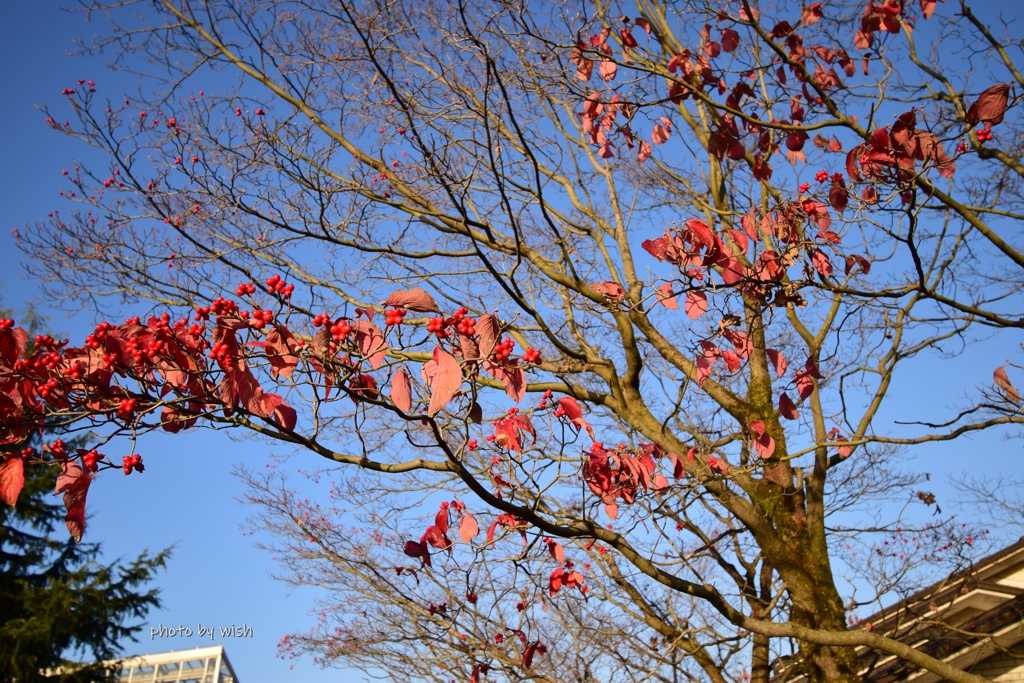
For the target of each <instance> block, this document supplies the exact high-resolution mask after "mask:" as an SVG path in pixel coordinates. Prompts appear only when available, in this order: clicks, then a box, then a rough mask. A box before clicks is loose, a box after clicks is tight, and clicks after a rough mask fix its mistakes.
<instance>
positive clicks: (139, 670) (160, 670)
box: [117, 645, 239, 683]
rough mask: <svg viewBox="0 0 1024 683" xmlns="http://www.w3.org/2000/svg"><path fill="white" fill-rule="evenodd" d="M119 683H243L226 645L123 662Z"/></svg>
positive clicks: (164, 653) (137, 657) (134, 658)
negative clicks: (226, 650)
mask: <svg viewBox="0 0 1024 683" xmlns="http://www.w3.org/2000/svg"><path fill="white" fill-rule="evenodd" d="M120 665H121V671H120V673H119V674H118V678H117V681H118V683H239V682H238V677H237V676H235V671H234V669H232V668H231V663H230V662H229V661H228V656H227V654H226V653H225V652H224V646H223V645H215V646H213V647H199V648H196V649H194V650H176V651H173V652H161V653H159V654H152V655H139V656H136V657H129V658H128V659H124V660H121V661H120Z"/></svg>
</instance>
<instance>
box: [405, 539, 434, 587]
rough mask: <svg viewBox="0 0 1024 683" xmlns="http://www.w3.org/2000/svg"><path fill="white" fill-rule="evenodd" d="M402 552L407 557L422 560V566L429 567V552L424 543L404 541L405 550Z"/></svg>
mask: <svg viewBox="0 0 1024 683" xmlns="http://www.w3.org/2000/svg"><path fill="white" fill-rule="evenodd" d="M402 552H404V553H405V554H406V555H408V556H409V557H418V558H420V559H421V560H423V564H425V565H426V566H428V567H429V566H430V550H428V549H427V544H426V543H422V542H419V541H406V542H405V548H404V549H403V551H402ZM417 581H418V579H417Z"/></svg>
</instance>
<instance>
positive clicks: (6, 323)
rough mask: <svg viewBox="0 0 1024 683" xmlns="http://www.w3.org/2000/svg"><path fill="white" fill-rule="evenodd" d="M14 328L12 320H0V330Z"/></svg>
mask: <svg viewBox="0 0 1024 683" xmlns="http://www.w3.org/2000/svg"><path fill="white" fill-rule="evenodd" d="M12 327H14V320H13V319H12V318H0V330H9V329H11V328H12Z"/></svg>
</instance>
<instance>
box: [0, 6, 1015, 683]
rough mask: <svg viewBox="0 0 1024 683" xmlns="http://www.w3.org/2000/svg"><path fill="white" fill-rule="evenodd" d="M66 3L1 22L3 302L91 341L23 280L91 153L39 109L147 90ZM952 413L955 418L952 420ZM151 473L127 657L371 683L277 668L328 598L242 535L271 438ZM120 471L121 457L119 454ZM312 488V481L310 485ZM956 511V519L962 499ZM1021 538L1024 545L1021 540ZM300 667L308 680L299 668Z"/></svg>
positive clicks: (953, 465)
mask: <svg viewBox="0 0 1024 683" xmlns="http://www.w3.org/2000/svg"><path fill="white" fill-rule="evenodd" d="M60 4H61V3H60V2H57V1H56V0H36V1H34V2H12V3H8V6H7V7H6V8H5V17H4V18H5V21H4V22H3V23H2V25H0V35H2V37H0V50H2V51H3V57H4V58H3V60H2V62H0V64H2V66H0V69H2V77H0V84H2V87H3V92H4V100H3V106H2V107H0V134H2V135H3V149H4V154H3V157H2V158H3V161H2V163H0V200H2V204H0V205H2V206H3V214H2V216H3V217H2V225H0V228H2V230H0V285H2V289H0V294H2V303H3V305H4V306H5V307H7V308H12V309H14V310H19V309H21V308H22V307H23V306H24V304H25V302H27V301H34V302H36V303H37V304H39V305H40V307H41V310H42V312H44V313H48V314H49V316H50V320H51V325H52V328H53V330H55V331H58V332H61V333H64V334H68V335H70V336H72V337H78V338H81V336H82V335H83V334H84V331H87V330H89V329H90V328H91V322H93V321H92V320H91V318H90V317H89V316H88V315H82V316H79V317H77V318H68V317H66V316H65V314H64V313H61V312H59V311H54V310H48V309H47V305H46V302H45V301H41V300H40V297H39V296H38V292H37V290H36V289H35V288H34V286H33V284H32V283H31V282H28V281H25V280H23V279H21V278H19V275H18V273H19V265H18V264H19V260H20V255H19V254H18V252H17V250H16V248H15V246H14V241H13V239H12V237H11V235H10V231H11V230H12V229H13V228H16V227H18V226H21V225H23V224H25V223H27V222H32V221H34V220H36V219H38V218H40V217H42V216H45V214H46V213H47V212H48V211H50V210H52V209H53V208H56V207H58V206H59V197H58V195H57V193H58V191H59V190H60V189H62V188H63V187H64V186H65V182H64V181H63V179H62V176H61V169H63V168H68V167H70V166H71V165H72V164H73V162H74V159H75V158H76V157H79V158H86V157H84V156H82V155H86V154H88V152H89V150H87V149H84V148H82V147H78V146H74V145H72V144H70V141H68V140H67V139H65V138H63V137H61V136H59V135H57V134H55V133H54V132H52V131H51V130H49V128H48V126H47V125H46V124H45V123H44V121H43V116H42V115H41V114H40V113H39V112H38V111H36V109H35V105H37V104H41V103H43V102H50V103H52V104H54V105H57V106H58V107H59V106H60V105H61V104H62V99H63V98H62V97H61V96H60V91H61V89H62V88H64V87H70V86H72V85H73V84H74V83H75V82H76V81H77V80H78V79H79V78H83V79H93V80H95V81H96V82H97V84H100V85H102V86H103V89H104V91H105V92H111V93H114V92H130V91H131V90H132V89H133V87H134V84H133V83H132V81H131V80H130V79H129V78H127V77H126V76H125V75H124V74H113V73H111V72H109V71H108V70H107V69H106V68H105V66H104V61H105V59H104V57H102V56H101V57H92V58H72V57H69V56H68V54H67V52H68V51H69V50H71V49H72V48H73V45H72V40H73V38H76V37H88V36H89V35H90V34H91V33H93V32H100V31H102V30H103V27H102V24H101V23H99V22H97V23H94V24H86V23H85V22H84V17H83V16H82V15H80V14H73V13H66V12H62V11H61V10H60V9H59V7H60ZM1009 337H1010V335H1004V336H1003V337H1002V338H996V339H992V340H989V341H985V342H976V343H972V344H971V345H970V346H969V347H968V349H967V351H966V352H965V353H964V354H963V355H962V356H960V357H959V358H956V359H953V360H950V359H939V358H932V359H930V360H929V361H928V362H927V363H915V364H913V365H912V368H911V369H908V370H906V371H903V372H904V374H903V375H902V376H901V377H900V379H901V381H900V382H898V383H897V384H898V387H897V388H896V389H895V391H894V396H893V400H892V401H891V405H890V408H889V409H888V411H887V413H886V414H885V416H883V420H882V421H894V420H915V419H930V418H934V416H935V415H936V414H937V411H942V410H947V411H948V409H950V408H951V407H952V406H953V405H954V404H956V403H957V402H958V401H959V400H961V399H962V398H963V397H964V396H965V395H966V394H968V393H970V392H971V391H972V388H973V387H974V386H978V385H988V384H990V383H991V373H992V370H993V369H994V368H995V367H996V366H998V365H1001V364H1002V363H1004V362H1005V359H1007V358H1014V357H1015V355H1016V354H1019V349H1018V348H1017V346H1016V343H1015V342H1014V340H1012V339H1009ZM947 414H948V412H947ZM1020 449H1021V446H1020V442H1019V441H1006V440H1003V439H1002V438H1001V435H999V434H991V435H985V436H978V437H974V438H972V439H967V440H961V441H959V442H956V443H954V444H938V445H935V446H929V447H928V448H927V449H919V450H918V451H916V452H915V453H913V454H912V456H911V457H916V458H917V463H916V466H917V467H919V468H920V469H923V470H926V471H929V472H931V473H932V474H933V480H934V482H935V486H934V488H935V490H936V492H937V493H939V494H940V500H946V499H944V498H943V496H942V492H943V491H946V492H947V493H948V485H947V484H945V483H944V481H945V479H946V478H947V477H949V476H954V477H955V476H959V475H960V473H962V472H965V471H974V472H976V473H985V472H987V473H989V474H993V475H995V474H998V473H1001V472H1002V473H1007V474H1011V475H1015V474H1016V472H1017V471H1019V459H1020ZM140 452H141V453H142V454H143V455H144V457H145V459H146V468H147V470H146V472H145V474H143V475H141V476H140V475H133V476H131V477H116V476H103V477H99V478H98V479H97V481H96V483H95V485H94V487H93V490H92V492H91V494H90V511H91V517H90V520H89V528H88V531H87V535H88V537H89V539H90V540H93V541H100V542H102V543H103V544H104V547H105V549H106V552H107V555H108V556H109V557H118V556H123V557H133V556H135V555H137V554H138V553H139V552H141V551H143V550H144V549H151V550H154V551H155V550H160V549H162V548H164V547H167V546H170V545H175V546H176V550H175V554H174V557H173V559H172V560H171V563H170V565H169V568H168V570H167V572H166V573H165V574H164V575H163V576H162V577H161V580H160V582H159V583H160V586H161V587H162V589H163V600H164V609H162V610H161V611H158V612H154V613H152V614H151V615H150V617H149V619H148V620H147V623H146V625H145V628H144V629H143V631H142V633H141V641H140V642H139V643H137V644H130V645H129V646H128V647H127V651H128V653H129V654H134V653H144V652H158V651H164V650H171V649H187V648H191V647H196V646H203V645H209V644H211V641H209V640H208V639H199V638H198V637H193V638H191V639H188V638H179V637H175V638H154V639H150V636H149V632H150V628H158V627H159V626H161V625H162V626H165V627H168V628H177V627H178V626H179V625H181V626H186V627H189V628H191V629H193V631H195V630H197V627H198V625H200V624H201V625H203V626H204V627H210V626H216V627H221V626H231V625H242V624H245V625H247V626H250V627H251V628H252V633H253V635H252V637H251V638H238V639H226V640H223V641H215V642H223V644H224V645H225V647H226V648H227V651H228V654H229V656H230V658H231V661H232V663H233V664H234V665H235V668H236V670H237V673H238V675H239V679H240V680H241V681H242V682H243V683H270V682H271V681H309V682H310V683H316V682H317V681H327V680H331V681H336V682H338V683H345V682H346V681H355V680H362V676H361V675H358V674H356V673H351V672H346V673H339V672H338V671H327V672H323V671H320V670H319V669H317V668H316V667H314V666H313V665H312V664H311V663H309V662H305V661H297V662H287V661H281V660H279V659H277V658H276V656H275V653H276V645H277V643H278V641H279V640H280V639H281V638H282V637H283V636H284V635H285V634H287V633H289V632H295V631H302V630H305V629H306V628H307V627H308V626H309V625H311V624H312V623H313V621H314V618H313V617H312V616H310V615H309V614H308V610H309V609H310V608H311V607H312V604H313V599H314V597H315V595H314V594H313V593H312V592H310V591H294V592H293V591H291V590H290V589H289V588H288V587H287V586H286V585H284V584H282V583H279V582H277V581H275V580H273V579H272V578H271V577H270V573H271V572H272V571H273V569H274V563H273V561H272V560H271V557H270V555H269V553H265V552H263V551H260V550H257V549H256V548H254V547H253V545H252V539H251V538H248V537H246V536H244V535H243V533H242V531H241V529H240V525H241V523H242V521H243V520H244V518H245V516H246V514H247V510H246V508H245V506H244V505H242V504H241V503H239V502H237V498H239V497H240V496H241V495H242V494H243V489H242V487H241V485H240V484H239V483H238V482H237V481H236V480H235V479H234V478H233V477H232V476H231V470H232V468H233V467H234V466H236V465H237V464H240V463H246V464H248V465H249V466H254V467H259V465H260V463H261V462H262V461H268V462H269V457H268V446H266V445H265V444H263V443H261V442H257V441H244V442H243V441H239V442H235V441H230V440H228V439H226V438H224V437H222V436H221V435H214V434H210V433H198V434H191V435H188V436H186V437H184V438H182V437H159V436H158V437H155V438H154V437H149V438H147V439H146V440H145V441H144V442H143V443H142V444H141V445H140ZM115 460H116V457H115ZM313 464H315V460H314V459H313V458H312V456H309V457H298V458H293V459H292V460H290V461H288V463H287V464H286V465H285V466H286V467H292V468H295V469H298V468H300V467H302V466H303V465H305V466H307V467H309V466H311V465H313ZM296 483H298V479H297V480H296ZM943 507H944V508H945V509H946V510H947V511H948V512H952V511H953V510H951V509H950V508H951V507H952V505H951V502H943ZM1011 535H1012V534H1011ZM292 666H294V669H292V668H290V667H292Z"/></svg>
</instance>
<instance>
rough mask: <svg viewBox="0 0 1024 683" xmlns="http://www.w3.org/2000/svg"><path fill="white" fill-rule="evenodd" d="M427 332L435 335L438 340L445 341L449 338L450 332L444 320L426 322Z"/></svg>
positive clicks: (434, 319)
mask: <svg viewBox="0 0 1024 683" xmlns="http://www.w3.org/2000/svg"><path fill="white" fill-rule="evenodd" d="M427 332H430V333H431V334H436V335H437V338H438V339H447V338H448V337H450V336H451V334H452V333H451V330H449V329H448V321H447V320H445V319H444V318H431V319H430V320H428V321H427Z"/></svg>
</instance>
